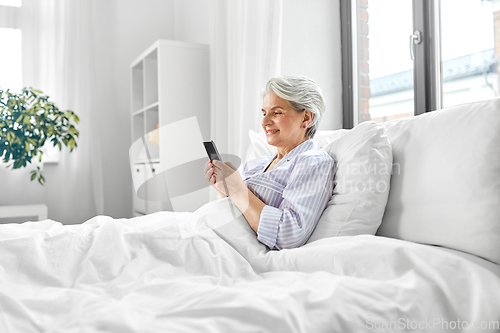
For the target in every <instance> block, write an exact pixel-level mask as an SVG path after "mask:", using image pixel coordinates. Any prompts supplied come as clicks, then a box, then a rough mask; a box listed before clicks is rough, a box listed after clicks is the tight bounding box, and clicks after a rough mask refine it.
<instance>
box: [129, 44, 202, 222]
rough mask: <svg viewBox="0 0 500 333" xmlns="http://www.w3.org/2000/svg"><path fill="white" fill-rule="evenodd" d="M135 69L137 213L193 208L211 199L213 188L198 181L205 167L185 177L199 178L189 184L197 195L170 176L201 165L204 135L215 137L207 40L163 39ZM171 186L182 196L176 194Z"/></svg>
mask: <svg viewBox="0 0 500 333" xmlns="http://www.w3.org/2000/svg"><path fill="white" fill-rule="evenodd" d="M130 70H131V73H130V74H131V75H130V79H131V94H130V95H131V106H132V113H131V131H132V145H131V148H130V151H129V158H130V168H131V171H132V179H133V183H134V191H133V196H134V199H133V205H134V207H133V211H134V216H138V215H140V214H149V213H153V212H157V211H161V210H175V211H180V210H182V211H194V210H196V209H197V208H199V207H200V206H202V205H203V204H205V203H206V202H208V200H209V188H208V187H207V186H206V185H205V184H202V183H201V182H200V181H199V179H200V176H202V175H203V170H202V169H201V170H199V174H198V173H196V172H194V173H193V174H192V177H190V178H192V179H187V180H186V181H188V182H191V181H192V182H194V183H193V184H194V185H193V184H192V183H189V185H190V187H189V186H188V187H189V188H190V189H192V192H193V195H190V193H187V194H186V193H184V192H185V191H184V192H182V191H179V189H178V188H172V186H177V187H179V185H178V184H177V183H180V184H182V179H181V181H180V182H174V183H176V184H173V185H172V184H169V181H168V180H167V179H174V178H176V175H175V174H172V172H175V170H179V168H181V169H188V168H189V167H191V168H192V166H193V165H194V164H195V165H196V166H197V168H196V169H198V168H199V167H198V165H199V164H200V161H201V159H202V158H203V155H205V157H206V154H205V153H204V151H203V142H202V141H204V140H210V86H209V84H210V79H209V49H208V46H207V45H202V44H195V43H186V42H179V41H167V40H159V41H157V42H155V43H154V44H153V45H152V46H151V47H149V48H148V49H147V50H146V51H144V52H143V53H142V54H141V55H140V56H139V57H138V58H137V59H136V60H135V61H134V62H132V64H131V67H130ZM187 125H189V126H187ZM179 152H181V154H179ZM180 155H182V156H180ZM193 163H194V164H193ZM184 166H185V168H184ZM176 168H177V169H176ZM169 172H170V173H169ZM162 173H169V174H168V177H163V176H164V175H163V174H162ZM179 177H185V175H182V173H180V175H179ZM179 177H177V178H179ZM169 186H171V189H170V191H169V189H168V187H169ZM169 192H170V193H182V196H180V195H179V196H178V197H177V198H171V197H169Z"/></svg>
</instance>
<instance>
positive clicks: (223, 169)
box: [204, 160, 246, 197]
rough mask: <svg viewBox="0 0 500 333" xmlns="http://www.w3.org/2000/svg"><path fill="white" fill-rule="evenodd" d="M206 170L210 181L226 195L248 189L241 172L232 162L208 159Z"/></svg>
mask: <svg viewBox="0 0 500 333" xmlns="http://www.w3.org/2000/svg"><path fill="white" fill-rule="evenodd" d="M204 171H205V179H206V180H207V181H208V183H209V184H210V185H212V186H213V187H214V188H215V189H216V190H217V192H219V194H222V195H223V196H224V197H226V196H231V195H233V194H234V193H236V192H238V191H240V190H243V189H246V186H245V184H244V183H243V180H242V179H241V176H240V173H239V172H238V170H237V169H236V167H235V166H234V165H233V164H232V163H231V162H226V163H224V162H222V161H215V160H214V161H213V162H211V161H208V162H207V164H205V169H204Z"/></svg>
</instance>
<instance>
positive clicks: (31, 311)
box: [0, 200, 500, 333]
mask: <svg viewBox="0 0 500 333" xmlns="http://www.w3.org/2000/svg"><path fill="white" fill-rule="evenodd" d="M228 207H229V206H228V201H227V200H221V201H218V202H215V203H210V204H208V205H206V206H204V207H202V209H200V210H199V211H197V212H196V213H195V214H192V213H168V212H162V213H156V214H151V215H148V216H145V217H140V218H134V219H112V218H110V217H105V216H97V217H95V218H93V219H91V220H89V221H87V222H85V223H83V224H81V225H67V226H63V225H61V224H60V223H57V222H54V221H51V220H46V221H43V222H37V223H34V222H33V223H24V224H9V225H0V332H23V333H24V332H42V331H47V332H315V333H319V332H344V333H345V332H371V331H373V332H401V331H405V332H457V331H461V332H477V331H479V330H478V329H477V326H476V327H472V325H465V324H464V321H467V322H468V324H472V323H474V324H475V325H483V328H484V325H489V326H488V327H486V329H482V330H480V331H481V332H496V331H497V326H495V325H496V324H495V322H496V323H497V324H498V321H500V302H499V300H500V278H499V277H498V276H497V275H496V274H495V272H493V271H491V270H490V269H487V268H485V267H482V266H481V265H478V264H477V263H475V262H474V261H472V260H470V258H466V257H464V256H460V255H457V254H455V253H452V252H450V251H444V250H443V249H440V248H436V247H432V246H425V245H420V244H415V243H410V242H406V241H400V240H396V239H389V238H384V237H376V236H354V237H336V238H327V239H322V240H318V241H316V242H313V243H310V244H307V245H305V246H303V247H301V248H298V249H292V250H282V251H268V250H267V248H266V247H265V246H264V245H262V244H260V243H259V242H258V241H257V239H256V237H255V234H254V233H253V231H252V230H251V229H250V227H249V226H248V224H247V223H246V221H245V220H244V218H243V217H241V216H240V217H239V218H237V219H236V220H234V221H232V222H229V223H226V222H228V221H231V220H232V217H231V214H232V213H231V212H230V210H229V209H228ZM218 224H219V225H222V226H219V227H218V228H215V229H214V230H211V229H210V228H205V227H200V225H208V226H210V225H211V226H212V227H216V226H217V225H218ZM195 229H197V230H195ZM457 325H462V328H463V329H461V330H457V329H456V327H457ZM464 325H465V326H464ZM453 327H455V329H453ZM447 328H448V329H447Z"/></svg>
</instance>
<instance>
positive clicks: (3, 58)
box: [0, 1, 22, 91]
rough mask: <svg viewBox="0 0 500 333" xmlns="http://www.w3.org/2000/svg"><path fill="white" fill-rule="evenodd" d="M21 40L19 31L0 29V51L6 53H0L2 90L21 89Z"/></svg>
mask: <svg viewBox="0 0 500 333" xmlns="http://www.w3.org/2000/svg"><path fill="white" fill-rule="evenodd" d="M4 2H5V1H4ZM21 38H22V37H21V30H19V29H7V28H0V40H1V41H2V51H8V52H0V73H2V75H0V88H1V89H2V90H7V89H10V90H11V91H18V90H21V88H22V50H21V40H22V39H21ZM5 46H6V47H5ZM4 47H5V48H4Z"/></svg>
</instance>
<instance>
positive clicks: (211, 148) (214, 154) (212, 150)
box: [203, 140, 222, 161]
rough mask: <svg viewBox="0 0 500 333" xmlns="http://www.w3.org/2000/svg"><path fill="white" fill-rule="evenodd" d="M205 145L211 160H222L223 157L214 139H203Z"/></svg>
mask: <svg viewBox="0 0 500 333" xmlns="http://www.w3.org/2000/svg"><path fill="white" fill-rule="evenodd" d="M203 145H205V150H206V151H207V154H208V158H209V159H210V161H213V160H216V161H222V158H220V154H219V151H218V150H217V147H216V146H215V143H214V142H213V140H210V141H203Z"/></svg>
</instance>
